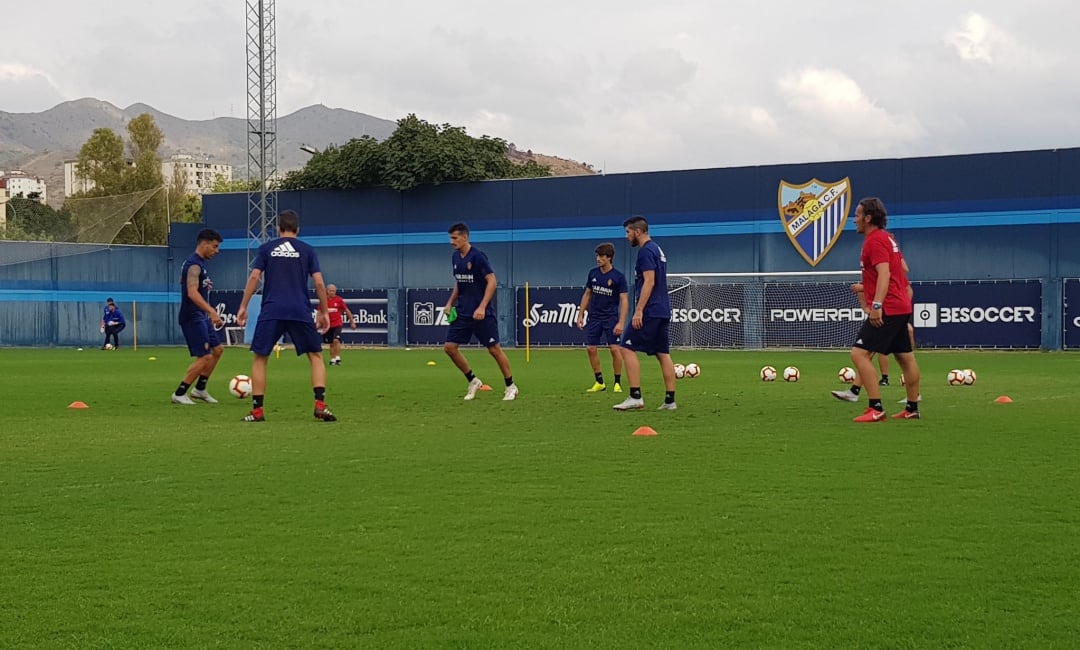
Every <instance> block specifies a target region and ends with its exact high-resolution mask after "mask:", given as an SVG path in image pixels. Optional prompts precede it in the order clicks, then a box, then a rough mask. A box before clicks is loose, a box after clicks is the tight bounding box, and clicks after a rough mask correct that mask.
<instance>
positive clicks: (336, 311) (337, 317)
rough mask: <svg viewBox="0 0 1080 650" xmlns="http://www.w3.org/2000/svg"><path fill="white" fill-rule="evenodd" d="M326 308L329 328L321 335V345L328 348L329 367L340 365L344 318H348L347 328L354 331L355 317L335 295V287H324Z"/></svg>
mask: <svg viewBox="0 0 1080 650" xmlns="http://www.w3.org/2000/svg"><path fill="white" fill-rule="evenodd" d="M326 307H327V311H328V312H329V314H330V328H329V329H327V330H326V332H324V333H323V343H326V344H328V345H329V346H330V365H332V366H340V365H341V328H342V327H343V326H344V324H345V323H344V319H343V315H344V316H348V318H349V326H350V327H352V328H353V329H356V317H354V316H353V313H352V312H351V311H349V306H348V305H346V304H345V301H344V300H343V299H342V298H341V296H339V295H337V286H335V285H333V284H328V285H326Z"/></svg>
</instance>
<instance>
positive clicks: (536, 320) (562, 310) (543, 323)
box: [515, 287, 589, 346]
mask: <svg viewBox="0 0 1080 650" xmlns="http://www.w3.org/2000/svg"><path fill="white" fill-rule="evenodd" d="M584 291H585V289H584V288H583V287H530V288H529V304H525V289H524V288H519V289H518V290H517V294H516V298H517V300H516V302H517V310H516V312H515V313H516V314H517V318H516V319H515V320H516V327H517V341H518V345H525V326H526V325H529V326H530V331H529V344H530V345H540V346H544V345H563V346H579V345H581V346H583V345H585V331H584V330H579V329H578V328H577V315H578V305H580V304H581V294H582V293H584ZM588 316H589V314H588V310H585V322H586V323H587V322H588Z"/></svg>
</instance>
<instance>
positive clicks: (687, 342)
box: [668, 271, 866, 350]
mask: <svg viewBox="0 0 1080 650" xmlns="http://www.w3.org/2000/svg"><path fill="white" fill-rule="evenodd" d="M859 280H860V274H859V273H858V272H857V271H819V272H816V273H812V272H804V273H684V274H678V275H676V274H669V275H668V294H669V295H670V298H671V327H670V336H671V345H672V346H673V347H679V348H732V349H751V350H753V349H763V348H802V349H813V350H825V349H835V348H850V347H851V345H852V343H854V342H855V336H856V334H857V333H858V331H859V328H860V327H861V326H862V322H863V320H864V319H865V318H866V314H865V313H864V312H863V310H862V308H861V307H860V306H859V300H858V298H857V297H856V295H855V294H854V293H852V291H851V285H852V283H855V282H859Z"/></svg>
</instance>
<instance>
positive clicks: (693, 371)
mask: <svg viewBox="0 0 1080 650" xmlns="http://www.w3.org/2000/svg"><path fill="white" fill-rule="evenodd" d="M700 374H701V366H699V365H698V364H696V363H688V364H686V370H684V371H683V376H684V377H686V378H688V379H693V378H694V377H697V376H698V375H700Z"/></svg>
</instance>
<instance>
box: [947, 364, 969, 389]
mask: <svg viewBox="0 0 1080 650" xmlns="http://www.w3.org/2000/svg"><path fill="white" fill-rule="evenodd" d="M945 381H947V382H949V385H950V386H963V385H964V384H965V383H967V373H966V372H964V371H963V370H960V369H959V368H954V369H952V370H950V371H949V374H947V375H945Z"/></svg>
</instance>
